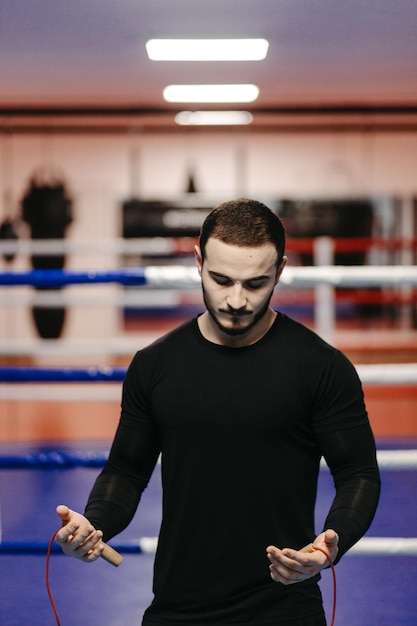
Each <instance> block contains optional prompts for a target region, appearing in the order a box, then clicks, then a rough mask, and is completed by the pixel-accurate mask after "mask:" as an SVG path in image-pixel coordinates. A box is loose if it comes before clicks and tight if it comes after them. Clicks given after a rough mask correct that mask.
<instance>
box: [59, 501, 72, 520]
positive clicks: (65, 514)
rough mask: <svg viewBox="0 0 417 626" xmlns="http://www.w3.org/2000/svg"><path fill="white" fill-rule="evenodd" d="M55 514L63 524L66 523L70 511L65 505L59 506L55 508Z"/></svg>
mask: <svg viewBox="0 0 417 626" xmlns="http://www.w3.org/2000/svg"><path fill="white" fill-rule="evenodd" d="M56 512H57V513H58V515H59V517H60V518H61V520H62V521H63V522H68V521H69V519H70V516H71V509H69V508H68V507H67V506H65V504H59V505H58V506H57V507H56Z"/></svg>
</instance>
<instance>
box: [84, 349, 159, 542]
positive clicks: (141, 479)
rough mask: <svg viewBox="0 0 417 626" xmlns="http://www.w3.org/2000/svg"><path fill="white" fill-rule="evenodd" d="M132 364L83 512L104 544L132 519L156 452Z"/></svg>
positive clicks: (153, 434)
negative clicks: (107, 446)
mask: <svg viewBox="0 0 417 626" xmlns="http://www.w3.org/2000/svg"><path fill="white" fill-rule="evenodd" d="M135 363H136V361H135V360H134V361H133V364H132V365H131V366H130V367H129V369H128V372H127V374H126V378H125V381H124V384H123V397H122V412H121V418H120V422H119V426H118V428H117V431H116V435H115V438H114V441H113V444H112V447H111V450H110V454H109V458H108V461H107V463H106V465H105V466H104V468H103V471H102V472H101V473H100V474H99V476H98V477H97V480H96V481H95V483H94V486H93V488H92V491H91V493H90V496H89V498H88V501H87V505H86V508H85V513H84V514H85V516H86V517H87V519H89V520H90V522H91V523H92V524H93V526H94V527H95V528H97V529H98V530H102V531H103V538H104V540H105V541H108V540H109V539H111V537H113V536H114V535H116V534H118V533H120V532H121V531H122V530H123V529H124V528H126V526H127V525H128V524H129V523H130V521H131V520H132V518H133V516H134V514H135V512H136V509H137V507H138V504H139V501H140V498H141V495H142V492H143V491H144V489H145V488H146V486H147V484H148V482H149V479H150V477H151V475H152V472H153V469H154V467H155V465H156V462H157V460H158V456H159V452H160V449H159V442H158V437H157V435H156V432H155V428H154V426H153V423H152V420H151V419H150V415H149V410H148V408H147V404H146V401H145V400H144V394H143V393H142V392H141V391H140V384H139V383H138V372H137V367H136V365H135Z"/></svg>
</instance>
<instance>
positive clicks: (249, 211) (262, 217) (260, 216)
mask: <svg viewBox="0 0 417 626" xmlns="http://www.w3.org/2000/svg"><path fill="white" fill-rule="evenodd" d="M210 237H213V238H214V239H219V241H222V242H223V243H227V244H231V245H233V246H242V247H249V248H252V247H253V248H255V247H257V246H262V245H264V244H266V243H272V244H273V245H274V246H275V248H276V250H277V266H279V265H280V264H281V262H282V258H283V256H284V253H285V229H284V226H283V224H282V222H281V220H280V218H279V217H278V215H276V214H275V213H274V212H273V211H271V209H270V208H268V207H267V206H266V205H265V204H263V203H262V202H258V201H257V200H251V199H249V198H237V199H236V200H228V201H226V202H222V203H221V204H219V205H217V206H216V207H215V208H214V209H213V210H212V211H211V212H210V213H209V215H208V216H207V217H206V219H205V220H204V223H203V225H202V227H201V231H200V241H199V243H200V250H201V258H202V259H203V261H204V255H205V248H206V244H207V241H208V240H209V238H210Z"/></svg>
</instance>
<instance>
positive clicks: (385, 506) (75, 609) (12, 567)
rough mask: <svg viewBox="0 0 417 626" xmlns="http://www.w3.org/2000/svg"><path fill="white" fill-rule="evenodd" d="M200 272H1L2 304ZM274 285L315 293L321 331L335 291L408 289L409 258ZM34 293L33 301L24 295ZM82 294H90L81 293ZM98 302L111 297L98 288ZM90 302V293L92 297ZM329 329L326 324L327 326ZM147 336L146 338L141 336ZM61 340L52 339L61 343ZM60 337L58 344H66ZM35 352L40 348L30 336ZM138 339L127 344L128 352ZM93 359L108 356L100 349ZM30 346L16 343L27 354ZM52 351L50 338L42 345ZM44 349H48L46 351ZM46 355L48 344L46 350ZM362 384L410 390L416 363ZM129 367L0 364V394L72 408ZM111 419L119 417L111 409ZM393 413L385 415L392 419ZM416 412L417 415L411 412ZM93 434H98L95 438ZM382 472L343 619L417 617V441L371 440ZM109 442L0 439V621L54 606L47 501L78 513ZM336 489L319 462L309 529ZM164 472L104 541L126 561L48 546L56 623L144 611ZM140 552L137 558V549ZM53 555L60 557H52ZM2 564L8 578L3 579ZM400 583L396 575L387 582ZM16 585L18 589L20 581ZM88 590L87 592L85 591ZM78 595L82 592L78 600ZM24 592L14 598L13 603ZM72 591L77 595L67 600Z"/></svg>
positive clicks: (122, 300)
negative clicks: (46, 575)
mask: <svg viewBox="0 0 417 626" xmlns="http://www.w3.org/2000/svg"><path fill="white" fill-rule="evenodd" d="M199 281H200V279H199V276H198V273H197V271H196V270H195V269H194V268H193V267H184V266H167V267H161V266H148V267H144V268H136V269H131V268H128V269H119V270H94V271H93V270H90V271H65V270H31V271H5V272H1V273H0V286H2V287H7V288H8V289H9V290H10V292H11V297H10V299H8V305H10V303H13V302H17V301H19V302H20V303H25V298H27V296H26V295H25V296H24V297H23V298H22V297H21V296H20V295H19V294H16V295H17V296H18V297H16V298H14V296H13V290H14V288H15V287H19V286H30V287H39V286H41V287H43V286H48V287H55V288H59V287H64V286H69V285H87V286H89V287H90V290H89V293H88V294H86V299H88V298H92V299H93V300H94V294H93V293H92V290H94V286H95V285H99V284H101V285H103V284H116V285H123V286H129V287H132V286H135V287H138V289H139V290H140V289H142V288H145V289H146V288H148V287H151V288H154V289H163V288H166V287H169V288H180V289H194V288H196V287H198V286H199V284H200V282H199ZM281 282H282V283H283V284H284V286H285V285H290V286H291V287H296V288H298V287H299V288H305V287H308V288H313V289H314V290H316V296H317V301H316V307H317V308H320V307H321V310H320V311H319V312H318V313H317V314H316V321H317V322H318V326H319V330H320V328H323V329H324V328H325V327H326V324H329V323H330V325H332V319H333V316H334V313H333V312H332V311H331V310H330V309H331V306H332V303H333V298H334V293H333V290H334V289H335V288H336V287H348V288H358V287H374V286H380V285H381V284H382V285H390V286H398V285H401V287H402V288H403V287H410V288H412V287H415V286H416V285H417V267H416V266H398V267H397V266H395V267H389V266H384V267H341V266H339V267H334V266H328V265H324V266H322V267H288V268H286V270H285V272H284V275H283V277H282V279H281ZM34 297H36V299H38V301H40V302H41V303H42V306H56V304H57V302H60V303H61V304H62V302H63V301H64V302H65V303H66V305H68V304H69V303H70V300H71V298H68V297H67V296H66V294H65V291H63V292H59V293H58V292H57V293H42V292H39V293H36V294H34ZM135 298H136V294H135V293H121V294H119V295H118V297H117V300H116V303H117V305H125V304H126V303H130V304H132V302H135ZM32 301H33V300H31V302H32ZM86 301H87V300H86ZM98 301H99V302H103V303H105V304H109V305H110V304H111V303H110V300H108V299H107V298H106V296H103V295H101V296H100V297H99V298H98ZM94 302H95V304H97V299H95V300H94ZM326 328H327V330H328V326H327V327H326ZM151 340H152V337H149V336H147V337H145V338H144V343H145V344H146V342H149V341H151ZM7 343H8V342H3V344H2V345H1V346H0V349H2V350H3V355H4V356H8V357H10V356H18V355H19V350H20V349H19V346H16V345H15V346H13V345H12V342H11V343H10V344H9V345H6V344H7ZM58 343H60V342H58ZM62 343H64V345H65V342H62ZM32 347H33V355H35V354H36V350H37V348H38V347H39V346H37V345H36V342H35V343H34V344H33V346H32ZM138 347H141V346H138V345H137V344H136V343H135V344H134V345H132V343H130V345H129V346H125V347H124V350H125V351H126V354H127V353H128V351H129V350H130V355H131V356H133V353H134V352H135V351H136V350H137V349H138ZM96 348H97V358H103V356H105V354H106V352H105V347H103V351H102V352H101V353H100V350H99V348H98V346H96ZM31 349H32V348H31V346H30V345H28V344H27V345H26V346H25V347H24V348H23V347H22V348H21V351H22V354H23V353H24V354H25V355H27V354H28V352H30V350H31ZM48 349H49V350H51V346H49V348H48ZM44 354H46V355H47V354H48V351H46V352H45V353H44ZM50 354H51V352H50ZM357 370H358V374H359V376H360V378H361V380H362V383H363V384H364V386H372V387H374V388H377V389H378V388H380V389H383V388H384V387H385V386H387V385H389V386H398V387H401V386H405V385H407V386H413V387H414V386H415V387H417V363H399V364H369V365H368V364H363V365H357ZM125 371H126V366H125V365H123V366H115V365H107V364H105V365H97V366H89V367H79V366H76V367H69V366H64V367H63V366H59V367H58V366H55V367H50V366H46V367H45V366H36V365H33V366H27V365H10V364H6V365H3V366H0V401H2V402H5V403H13V402H14V401H16V400H18V399H21V398H22V397H24V398H25V401H26V402H44V403H54V402H62V403H68V404H69V405H71V404H73V403H76V402H79V401H82V402H85V403H93V402H97V401H102V402H115V403H117V402H119V401H120V396H121V384H122V381H123V378H124V374H125ZM115 418H116V419H117V418H118V415H116V416H115ZM395 418H396V416H393V419H395ZM416 419H417V416H416ZM98 439H99V438H98ZM377 444H378V461H379V465H380V468H381V473H382V481H383V489H382V496H381V503H380V507H379V509H378V512H377V515H376V518H375V520H374V523H373V524H372V527H371V529H370V531H369V532H368V533H367V535H366V536H365V537H364V538H362V539H361V540H360V541H359V542H358V543H357V544H356V545H355V546H354V547H353V548H352V549H351V550H350V551H349V552H348V554H347V555H346V556H345V557H344V559H342V561H341V562H340V564H339V565H338V566H337V576H338V587H339V600H338V611H337V616H336V624H338V625H339V626H343V625H345V626H348V625H349V626H352V625H353V624H355V625H356V626H371V625H373V624H382V625H384V626H385V625H386V626H402V625H407V626H410V625H411V624H416V620H417V617H416V616H417V558H416V557H417V532H416V529H417V522H416V520H417V503H416V497H415V494H416V493H417V471H416V470H417V438H416V439H415V440H411V439H407V440H403V441H395V442H393V443H391V442H389V441H377ZM109 445H110V442H109V441H107V442H104V443H103V442H102V443H100V442H97V443H91V442H79V443H78V442H77V443H74V442H70V443H67V444H65V443H61V444H60V445H52V444H50V443H45V444H29V445H26V444H16V445H13V446H12V445H6V444H1V445H0V485H1V492H0V497H1V500H0V524H1V525H0V563H1V564H2V572H3V574H2V578H3V581H2V585H1V590H0V594H1V595H0V600H1V601H0V623H1V624H5V625H7V626H13V624H20V625H21V624H23V623H27V624H31V626H37V625H38V624H39V626H40V625H41V624H42V626H44V625H45V624H48V623H53V622H52V614H51V609H50V606H49V605H48V600H47V597H46V593H45V590H44V588H43V574H40V572H41V571H43V566H44V559H43V558H42V557H45V554H46V551H47V547H48V540H49V538H50V536H51V534H52V532H53V531H54V530H55V528H56V526H57V525H58V518H57V517H56V515H55V512H54V510H55V507H56V505H57V504H59V503H61V502H63V503H66V504H68V506H70V507H71V508H74V509H77V510H82V508H83V506H84V504H85V500H86V497H87V495H88V492H89V489H90V487H91V484H92V482H93V480H94V478H95V476H96V475H97V473H98V472H99V471H100V468H102V467H103V465H104V463H105V462H106V459H107V456H108V446H109ZM332 493H333V485H332V481H331V476H330V474H329V472H328V469H327V467H326V466H325V464H324V463H323V464H322V467H321V472H320V482H319V493H318V499H317V512H316V517H317V525H318V526H319V525H320V522H321V521H323V519H324V516H325V514H326V511H327V509H328V506H329V503H330V501H331V498H332ZM160 497H161V488H160V468H159V465H158V466H157V468H156V470H155V473H154V476H153V477H152V479H151V482H150V484H149V487H148V489H147V490H146V492H145V494H144V496H143V500H142V502H141V504H140V506H139V509H138V513H137V515H136V516H135V519H134V521H133V522H132V524H131V525H130V527H129V528H128V529H126V530H125V531H123V533H121V534H120V535H119V536H118V537H117V538H115V539H114V540H113V541H112V542H111V545H112V547H114V548H115V549H116V550H118V551H119V552H120V553H122V554H123V555H125V560H124V563H123V569H122V568H120V569H119V570H114V568H110V567H109V566H108V565H107V564H106V563H104V562H100V563H97V564H96V565H95V566H90V567H87V566H84V565H81V564H80V563H78V562H76V561H74V560H73V559H61V558H60V556H59V555H61V554H62V552H61V550H60V548H59V547H58V546H54V547H53V559H52V566H53V587H54V588H55V596H56V601H57V604H58V606H59V607H60V612H61V613H62V618H63V624H68V626H69V625H70V624H80V623H82V624H85V625H86V626H89V625H90V624H91V625H93V624H97V623H101V624H104V625H105V626H117V624H126V623H129V624H130V623H132V624H133V623H140V615H141V612H142V611H143V609H144V608H145V607H146V605H147V603H148V602H149V601H150V598H151V590H150V585H151V577H152V559H153V554H154V552H155V549H156V544H157V532H158V527H159V523H160V515H161V512H160V508H161V506H160ZM138 555H140V556H138ZM55 557H56V558H55ZM4 572H8V573H9V574H7V575H5V574H4ZM396 580H397V582H395V581H396ZM16 586H17V587H16ZM321 587H322V592H323V596H324V604H325V608H326V609H327V608H328V606H329V605H330V603H331V600H330V597H331V580H330V578H329V577H327V576H326V574H325V573H324V575H323V579H322V582H321ZM97 589H100V590H101V593H100V601H99V602H92V600H91V596H94V593H95V592H94V590H97ZM86 590H89V591H88V592H87V593H86ZM85 596H90V597H89V598H86V597H85ZM22 598H24V600H23V601H22V602H21V601H20V600H21V599H22ZM74 598H76V599H77V600H76V602H75V601H74Z"/></svg>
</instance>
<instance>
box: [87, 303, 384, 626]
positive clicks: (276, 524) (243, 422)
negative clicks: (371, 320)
mask: <svg viewBox="0 0 417 626" xmlns="http://www.w3.org/2000/svg"><path fill="white" fill-rule="evenodd" d="M160 453H161V459H162V483H163V485H162V486H163V516H162V525H161V529H160V534H159V543H158V550H157V554H156V559H155V576H154V593H155V599H154V601H153V603H152V605H151V606H150V607H149V608H148V609H147V611H146V613H145V618H144V622H143V623H144V624H145V625H147V626H151V625H152V626H153V625H154V624H159V625H164V624H165V625H168V624H169V625H174V624H175V625H177V624H190V625H193V626H197V625H199V624H201V625H205V626H208V625H212V624H217V625H219V624H234V625H235V626H237V625H239V624H241V625H243V624H249V623H250V624H251V625H255V624H259V625H262V626H270V625H271V626H272V624H274V626H275V625H276V624H277V623H279V620H280V619H289V618H290V617H294V616H298V615H300V616H302V615H309V613H310V614H312V613H314V611H315V610H316V609H317V605H318V603H320V595H319V590H318V587H317V581H318V579H319V577H318V576H317V577H315V578H313V579H310V580H307V581H305V582H303V583H299V584H297V585H291V586H289V587H285V586H283V585H280V584H276V583H274V582H273V581H272V580H271V578H270V576H269V570H268V562H267V560H266V553H265V548H266V546H267V545H270V544H274V545H277V546H278V547H292V548H301V547H303V546H304V545H305V544H307V543H309V542H310V541H312V540H313V539H314V537H315V536H316V534H317V532H316V529H315V528H314V507H315V500H316V492H317V478H318V472H319V464H320V459H321V457H322V456H323V457H324V458H325V459H326V462H327V464H328V466H329V468H330V470H331V472H332V474H333V477H334V482H335V487H336V491H335V498H334V501H333V503H332V505H331V508H330V511H329V514H328V516H327V519H326V521H325V525H324V529H326V528H333V529H334V530H335V531H336V532H337V533H338V534H339V537H340V544H339V554H338V559H337V560H339V559H340V558H341V556H342V555H343V554H344V553H345V552H346V551H347V550H348V549H349V548H350V547H351V546H352V545H353V544H354V543H356V541H358V539H360V538H361V537H362V535H363V534H364V533H365V532H366V530H367V529H368V527H369V525H370V523H371V521H372V519H373V516H374V513H375V510H376V506H377V502H378V497H379V488H380V483H379V473H378V468H377V463H376V454H375V444H374V438H373V435H372V431H371V428H370V425H369V422H368V418H367V414H366V410H365V406H364V402H363V393H362V389H361V385H360V382H359V380H358V377H357V374H356V371H355V369H354V368H353V366H352V365H351V363H350V362H349V361H348V359H346V357H345V356H344V355H343V354H342V353H341V352H339V351H338V350H336V349H335V348H333V347H331V346H329V345H328V344H327V343H325V342H324V341H322V340H321V339H320V338H319V337H318V336H317V335H315V334H314V333H313V332H311V331H310V330H308V329H307V328H305V327H304V326H303V325H301V324H298V323H297V322H294V321H293V320H291V319H290V318H288V317H286V316H285V315H282V314H278V316H277V319H276V321H275V323H274V325H273V326H272V328H271V329H270V330H269V332H268V333H267V334H266V335H265V336H264V337H263V338H262V339H261V340H260V341H258V342H257V343H255V344H253V345H251V346H247V347H243V348H229V347H225V346H220V345H217V344H213V343H211V342H208V341H207V340H205V339H204V337H202V335H201V333H200V331H199V329H198V324H197V320H192V321H191V322H188V323H186V324H184V325H183V326H181V327H180V328H178V329H176V330H175V331H173V332H171V333H169V334H168V335H167V336H166V337H164V338H162V339H160V340H158V341H157V342H156V343H154V344H152V345H151V346H148V347H146V348H145V349H144V350H141V351H140V352H138V353H137V354H136V356H135V357H134V359H133V361H132V363H131V365H130V367H129V369H128V372H127V375H126V379H125V382H124V387H123V399H122V413H121V419H120V424H119V427H118V430H117V433H116V437H115V440H114V442H113V446H112V449H111V452H110V455H109V460H108V463H107V464H106V466H105V468H104V469H103V472H102V473H101V474H100V476H99V477H98V479H97V481H96V483H95V485H94V488H93V490H92V492H91V495H90V498H89V501H88V504H87V508H86V512H85V513H86V516H87V517H88V518H89V519H90V521H91V522H92V523H93V524H94V526H95V527H96V528H100V529H102V530H103V531H104V537H105V539H109V538H111V537H112V536H113V535H115V534H117V533H118V532H120V531H121V530H122V529H123V528H125V527H126V526H127V524H128V523H129V522H130V520H131V519H132V517H133V515H134V513H135V511H136V508H137V505H138V503H139V500H140V496H141V493H142V491H143V489H144V488H145V487H146V485H147V482H148V480H149V478H150V476H151V474H152V471H153V468H154V466H155V463H156V461H157V458H158V456H159V454H160ZM320 530H321V529H320Z"/></svg>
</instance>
